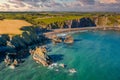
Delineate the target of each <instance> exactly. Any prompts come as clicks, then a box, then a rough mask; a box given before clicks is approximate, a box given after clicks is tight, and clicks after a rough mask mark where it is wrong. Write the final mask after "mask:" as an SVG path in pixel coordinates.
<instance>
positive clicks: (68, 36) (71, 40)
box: [64, 35, 74, 44]
mask: <svg viewBox="0 0 120 80" xmlns="http://www.w3.org/2000/svg"><path fill="white" fill-rule="evenodd" d="M73 42H74V40H73V37H72V36H71V35H67V36H66V37H65V40H64V43H69V44H71V43H73Z"/></svg>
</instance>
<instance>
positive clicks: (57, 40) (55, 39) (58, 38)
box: [52, 35, 62, 44]
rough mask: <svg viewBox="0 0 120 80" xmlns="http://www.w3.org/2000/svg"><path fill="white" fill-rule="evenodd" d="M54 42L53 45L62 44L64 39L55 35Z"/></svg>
mask: <svg viewBox="0 0 120 80" xmlns="http://www.w3.org/2000/svg"><path fill="white" fill-rule="evenodd" d="M52 42H53V44H56V43H61V42H62V39H61V38H60V37H58V36H56V35H53V36H52Z"/></svg>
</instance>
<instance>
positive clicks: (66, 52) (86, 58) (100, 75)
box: [0, 31, 120, 80]
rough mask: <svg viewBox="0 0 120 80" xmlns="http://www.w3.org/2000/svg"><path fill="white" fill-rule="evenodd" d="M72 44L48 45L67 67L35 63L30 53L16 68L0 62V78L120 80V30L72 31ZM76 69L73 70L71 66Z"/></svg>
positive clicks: (56, 59) (53, 54)
mask: <svg viewBox="0 0 120 80" xmlns="http://www.w3.org/2000/svg"><path fill="white" fill-rule="evenodd" d="M73 37H74V39H75V43H74V44H72V45H67V44H63V43H60V44H57V45H51V44H48V46H49V47H50V48H51V51H50V52H49V53H48V54H49V55H51V57H52V58H54V61H55V62H57V63H64V64H66V65H67V67H66V68H64V69H63V68H58V69H59V71H55V69H52V70H50V69H48V68H47V67H42V66H41V65H38V64H36V63H35V62H34V61H33V60H32V58H31V56H30V57H29V58H28V59H27V60H26V61H25V62H24V63H23V64H21V65H20V66H19V67H17V68H16V69H14V70H11V69H9V68H6V67H4V65H3V63H1V64H0V80H120V32H114V31H106V32H105V31H97V32H82V33H76V34H73ZM70 68H75V69H76V71H77V73H74V74H70V73H69V72H68V69H70Z"/></svg>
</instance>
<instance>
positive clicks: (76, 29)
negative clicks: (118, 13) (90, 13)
mask: <svg viewBox="0 0 120 80" xmlns="http://www.w3.org/2000/svg"><path fill="white" fill-rule="evenodd" d="M86 30H88V31H89V30H104V31H106V30H116V31H120V27H83V28H67V29H52V30H51V32H46V33H44V35H45V36H46V37H48V38H50V39H51V38H52V35H57V34H60V33H71V32H79V31H86Z"/></svg>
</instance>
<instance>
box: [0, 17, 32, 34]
mask: <svg viewBox="0 0 120 80" xmlns="http://www.w3.org/2000/svg"><path fill="white" fill-rule="evenodd" d="M31 25H32V24H30V23H28V22H26V21H24V20H8V19H5V20H0V34H20V33H21V32H22V31H20V28H21V27H23V26H31Z"/></svg>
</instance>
